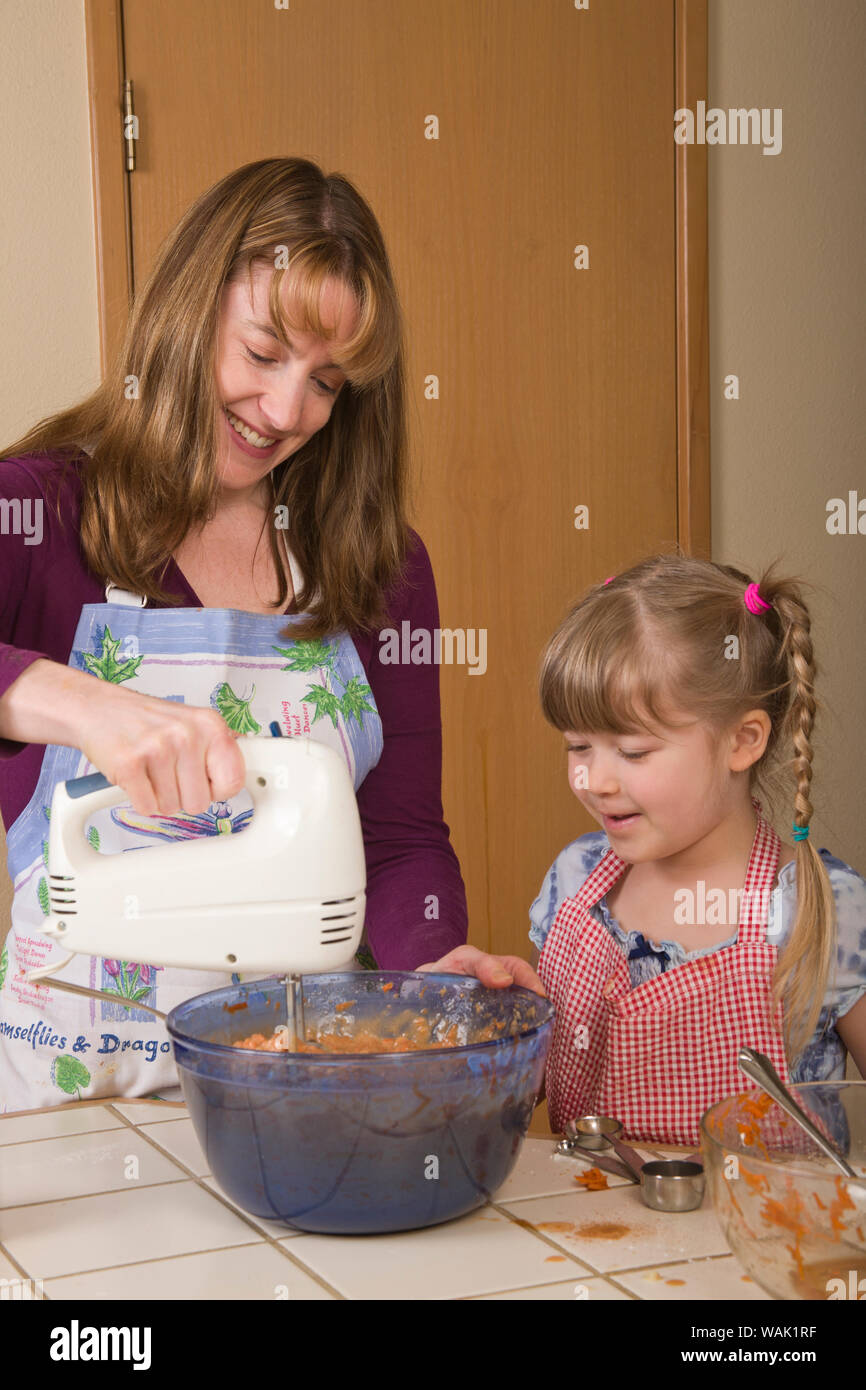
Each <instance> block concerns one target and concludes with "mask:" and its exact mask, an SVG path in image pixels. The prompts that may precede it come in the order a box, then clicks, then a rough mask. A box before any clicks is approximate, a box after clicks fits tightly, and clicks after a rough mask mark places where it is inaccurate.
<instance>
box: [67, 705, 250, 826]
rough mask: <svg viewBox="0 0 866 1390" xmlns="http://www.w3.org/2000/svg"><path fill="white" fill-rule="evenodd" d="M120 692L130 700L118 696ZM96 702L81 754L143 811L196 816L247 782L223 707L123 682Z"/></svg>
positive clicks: (86, 728) (137, 809)
mask: <svg viewBox="0 0 866 1390" xmlns="http://www.w3.org/2000/svg"><path fill="white" fill-rule="evenodd" d="M106 696H107V692H106ZM120 696H126V699H120V698H114V697H120ZM94 704H95V705H96V709H95V710H94V715H93V717H92V718H91V719H90V720H88V722H87V723H86V724H85V725H84V727H83V729H82V731H81V734H82V739H81V744H80V747H81V751H82V752H83V753H85V754H86V755H87V757H88V758H89V760H90V762H92V763H93V765H94V766H95V767H98V768H99V770H100V772H104V773H105V776H106V777H107V778H108V780H109V781H110V782H114V783H115V784H116V785H117V786H119V787H122V788H123V790H124V791H125V792H126V794H127V796H128V797H129V799H130V801H131V802H132V804H133V806H134V807H135V809H136V811H138V812H139V813H140V814H141V815H145V816H154V815H163V816H167V815H173V814H175V813H176V812H178V811H180V810H184V811H186V812H187V813H188V814H191V815H194V814H196V813H198V812H201V811H206V810H207V808H208V807H209V806H210V804H211V802H213V801H227V800H228V799H229V798H230V797H232V796H236V795H237V793H238V792H239V791H240V790H241V788H242V787H243V785H244V781H245V779H246V767H245V764H244V760H243V756H242V754H241V751H240V749H239V748H238V746H237V744H236V742H235V738H236V735H234V734H233V733H232V732H231V730H230V729H229V728H228V726H227V724H226V722H225V720H224V719H223V718H222V716H221V715H220V714H218V713H217V711H216V710H213V709H200V708H198V707H197V706H195V705H181V704H178V703H175V701H174V700H158V699H155V698H154V697H153V696H151V695H139V694H137V693H136V692H135V691H131V690H123V689H121V688H119V687H117V686H115V687H113V693H112V695H111V696H108V698H107V699H105V700H104V701H100V700H99V699H96V700H95V701H94Z"/></svg>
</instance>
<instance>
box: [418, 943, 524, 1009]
mask: <svg viewBox="0 0 866 1390" xmlns="http://www.w3.org/2000/svg"><path fill="white" fill-rule="evenodd" d="M415 969H416V970H430V971H436V972H437V973H440V974H443V975H474V976H475V977H476V979H479V980H480V981H481V983H482V984H483V985H488V986H489V987H490V988H492V989H507V988H508V986H509V985H522V986H523V988H524V989H531V990H532V991H533V992H534V993H535V994H540V995H541V996H542V998H543V999H546V998H547V995H546V994H545V992H544V985H543V984H542V983H541V981H540V980H539V978H538V976H537V975H536V973H535V971H534V970H533V968H532V966H531V965H530V964H529V961H526V960H523V959H522V957H520V956H491V955H488V954H487V953H486V952H485V951H479V949H478V947H477V946H458V947H456V949H455V950H453V951H449V952H448V955H447V956H443V957H442V959H441V960H437V961H434V962H433V963H432V964H428V965H416V967H415Z"/></svg>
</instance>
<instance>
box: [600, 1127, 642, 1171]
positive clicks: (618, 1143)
mask: <svg viewBox="0 0 866 1390" xmlns="http://www.w3.org/2000/svg"><path fill="white" fill-rule="evenodd" d="M605 1138H606V1140H607V1142H608V1143H609V1144H612V1145H613V1147H614V1148H615V1149H616V1152H617V1154H618V1155H619V1157H620V1158H621V1159H622V1161H623V1163H624V1164H625V1166H626V1168H628V1170H629V1172H631V1173H633V1174H634V1178H635V1181H636V1182H640V1181H641V1175H640V1173H641V1169H642V1168H643V1166H644V1162H645V1160H644V1159H642V1158H641V1157H640V1155H639V1154H636V1153H635V1151H634V1149H631V1148H629V1146H628V1144H624V1143H623V1142H622V1140H621V1139H618V1138H617V1137H616V1135H614V1134H606V1135H605Z"/></svg>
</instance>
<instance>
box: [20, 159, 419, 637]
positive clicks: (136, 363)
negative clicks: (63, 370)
mask: <svg viewBox="0 0 866 1390" xmlns="http://www.w3.org/2000/svg"><path fill="white" fill-rule="evenodd" d="M256 262H262V263H265V264H267V265H268V266H269V267H272V268H273V269H274V274H273V277H272V280H271V289H270V310H271V317H272V320H273V324H274V328H275V330H276V332H277V334H278V335H279V337H280V340H281V341H282V342H283V343H285V342H286V337H287V333H286V324H285V319H284V314H283V311H282V308H281V304H280V286H281V283H282V280H283V277H284V275H286V274H289V275H290V277H291V281H290V284H291V290H292V296H293V301H294V303H296V304H297V305H298V306H299V307H300V313H299V314H298V313H296V320H297V321H296V322H293V323H292V324H291V325H290V326H291V327H293V328H296V327H297V328H300V330H301V331H302V332H310V333H314V334H316V335H318V336H321V337H324V338H328V339H329V340H332V339H333V337H334V334H333V332H331V331H328V330H329V329H330V327H331V326H330V325H328V326H326V325H325V324H323V322H322V320H321V318H320V313H319V304H320V297H321V293H322V290H323V288H324V286H325V282H326V280H328V279H329V278H337V279H338V280H340V281H341V282H342V283H343V285H344V286H345V287H346V288H347V289H348V290H349V291H350V292H351V294H352V295H353V296H354V298H355V302H356V305H357V308H358V324H357V328H356V331H355V333H354V334H353V336H352V337H351V339H350V340H349V341H348V342H346V344H345V345H344V347H343V349H342V351H341V352H338V350H337V349H336V348H333V349H332V356H333V358H334V361H335V362H337V364H338V365H339V366H340V367H341V368H342V370H343V371H344V372H345V374H346V376H347V381H346V383H345V385H344V386H343V388H342V390H341V391H340V394H339V396H338V397H337V399H336V401H335V403H334V407H333V410H332V412H331V416H330V419H329V420H328V422H327V424H326V425H324V426H323V428H322V429H321V430H319V431H318V432H317V433H316V434H314V435H313V436H312V438H311V439H309V440H308V441H307V442H306V444H305V445H304V446H303V447H302V448H301V449H299V450H298V451H297V452H296V453H295V454H293V455H292V456H291V457H290V458H289V459H287V460H286V461H285V463H283V464H281V465H278V466H277V467H276V468H275V469H274V471H273V475H272V476H273V482H274V491H275V498H274V502H275V507H279V508H282V509H284V510H281V511H279V512H276V511H275V516H274V520H275V524H274V525H269V526H268V527H267V529H268V533H269V540H270V545H271V548H272V552H273V554H274V557H275V560H277V561H279V559H280V547H281V541H280V536H279V531H278V525H282V529H284V532H285V535H286V539H287V540H288V543H289V545H290V547H291V549H292V551H293V554H294V555H295V556H296V558H297V560H298V564H299V566H300V569H301V572H302V574H303V577H304V587H303V588H302V589H301V591H300V593H299V594H297V595H296V596H295V597H296V600H297V606H298V610H299V612H301V613H304V617H303V618H301V619H298V618H295V619H293V620H292V624H291V627H290V629H287V635H288V631H289V630H290V632H291V635H292V637H294V638H306V639H311V638H320V637H324V636H325V635H326V634H327V633H330V632H334V631H336V630H338V629H340V628H347V629H349V630H351V629H353V628H354V629H364V628H375V627H381V626H383V625H385V623H386V622H387V621H388V615H387V612H386V610H385V607H384V593H385V590H386V589H387V588H388V586H389V585H390V584H391V583H392V582H394V581H395V580H396V579H397V578H398V576H399V572H400V570H401V567H402V565H403V562H404V560H405V555H406V548H407V540H408V535H407V521H406V511H405V508H406V492H407V458H406V456H407V433H406V419H405V398H406V386H405V375H404V372H405V366H404V363H405V357H404V346H403V320H402V313H401V309H400V304H399V300H398V296H397V290H396V287H395V284H394V280H393V276H392V273H391V267H390V263H389V260H388V255H387V252H386V250H385V244H384V241H383V238H382V233H381V231H380V229H379V225H378V223H377V221H376V218H375V217H374V215H373V212H372V211H371V209H370V208H369V207H368V205H367V203H366V202H365V201H364V199H363V198H362V197H361V195H360V194H359V193H358V191H357V190H356V189H355V188H354V187H353V185H352V184H351V183H350V182H349V180H348V179H346V178H344V177H343V176H342V175H341V174H328V175H325V174H324V173H323V172H322V170H321V169H320V168H319V167H318V166H317V165H316V164H313V163H312V162H311V161H309V160H306V159H262V160H257V161H256V162H254V163H252V164H246V165H244V166H243V167H242V168H240V169H236V170H235V171H234V172H233V173H231V174H228V175H227V176H226V177H225V178H223V179H221V180H220V181H219V182H218V183H216V184H214V185H213V187H212V188H210V189H208V190H207V192H205V193H203V194H202V195H201V197H199V198H198V199H197V200H196V202H195V203H194V204H193V205H192V207H190V208H189V210H188V211H187V212H186V213H185V214H184V216H183V217H182V218H181V220H180V222H179V223H178V224H177V226H176V227H175V228H174V230H173V231H172V232H171V233H170V234H169V236H168V238H167V239H166V241H165V242H164V243H163V245H162V247H161V249H160V252H159V255H158V258H157V261H156V264H155V265H154V267H153V270H152V271H151V273H150V275H149V277H148V279H147V281H146V283H145V284H144V286H143V287H142V289H141V290H140V292H139V293H138V294H137V295H136V298H135V303H134V305H133V307H132V310H131V313H130V316H129V321H128V325H127V330H126V335H125V338H124V342H123V346H122V347H121V349H120V351H119V353H118V355H117V357H116V359H115V361H114V362H113V363H112V365H111V367H110V369H109V371H108V372H107V374H106V376H105V379H104V380H103V382H102V384H101V385H100V386H99V387H98V388H97V389H96V390H95V391H94V392H93V393H92V394H91V395H90V396H88V397H87V398H86V399H85V400H84V401H82V402H81V403H80V404H78V405H76V406H73V407H72V408H71V409H68V410H63V411H60V412H59V413H57V414H55V415H52V416H50V417H48V418H47V419H45V420H43V421H42V422H40V423H39V424H38V425H37V426H35V427H34V428H33V429H32V430H30V431H29V432H28V433H27V434H25V435H24V436H23V438H21V439H19V440H17V441H16V442H15V443H14V444H12V445H10V446H9V447H8V448H7V449H5V450H4V451H3V453H2V455H0V457H3V458H12V457H20V456H22V455H25V454H44V453H49V452H50V453H57V454H59V455H60V456H61V457H62V458H65V459H67V460H71V459H72V458H74V457H75V456H77V455H81V454H82V451H85V452H86V453H87V454H89V455H90V460H89V462H88V461H86V460H85V462H84V466H83V470H82V482H83V494H82V513H81V543H82V548H83V551H84V555H85V558H86V560H87V563H88V565H89V566H90V568H91V569H92V570H93V572H94V573H95V574H97V575H100V576H104V577H105V578H106V579H110V580H112V581H113V582H114V583H115V584H117V585H119V586H120V587H121V588H124V589H130V590H132V591H133V592H136V593H141V594H146V595H147V597H148V598H149V599H151V600H154V601H157V602H162V603H178V602H180V600H179V599H177V598H176V597H175V596H174V595H171V594H168V593H166V592H165V591H164V590H163V588H162V587H161V586H162V581H163V578H164V574H165V568H166V565H167V563H168V561H169V558H170V557H171V555H172V553H173V552H174V550H175V549H176V548H177V546H178V545H179V544H180V542H181V541H182V540H183V538H184V537H185V536H186V534H187V533H188V531H190V530H191V529H193V528H195V527H197V526H200V525H202V524H203V523H204V522H205V521H206V520H207V519H208V518H209V517H210V516H211V515H212V514H213V511H214V507H215V501H216V497H217V489H218V480H217V476H216V469H215V461H216V459H217V457H218V453H219V441H220V438H221V436H220V434H219V433H218V429H219V427H220V424H221V422H220V419H219V416H220V414H221V408H222V402H221V401H220V400H219V396H218V391H217V386H216V380H215V360H216V344H217V327H218V322H219V306H220V294H221V291H222V289H223V287H224V286H225V285H226V284H229V283H234V282H235V281H237V280H239V279H242V278H244V277H246V276H247V275H248V274H249V272H250V270H251V268H252V266H253V265H254V263H256ZM277 572H278V573H279V574H280V575H281V576H284V566H283V564H282V563H279V562H278V563H277ZM287 597H288V583H287V581H286V579H285V577H283V579H282V587H281V591H280V595H279V597H278V599H277V600H276V601H275V604H274V609H275V611H279V610H281V609H284V608H285V606H286V601H287Z"/></svg>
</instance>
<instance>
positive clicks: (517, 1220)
mask: <svg viewBox="0 0 866 1390" xmlns="http://www.w3.org/2000/svg"><path fill="white" fill-rule="evenodd" d="M511 1200H512V1201H514V1202H516V1201H524V1202H534V1201H537V1200H538V1199H537V1198H535V1197H521V1198H512V1199H511ZM487 1205H488V1206H490V1207H492V1208H493V1210H495V1211H498V1212H499V1213H500V1215H502V1216H507V1217H508V1218H509V1220H510V1221H513V1222H514V1224H515V1225H517V1226H520V1227H521V1229H522V1230H524V1231H529V1232H530V1234H532V1235H535V1236H537V1237H538V1239H539V1240H541V1241H543V1242H544V1244H545V1245H550V1246H552V1248H553V1249H555V1250H556V1251H557V1252H558V1253H559V1254H562V1253H565V1254H566V1255H567V1257H568V1258H569V1259H573V1260H579V1261H582V1262H583V1263H584V1264H586V1265H587V1266H588V1267H589V1269H590V1270H591V1272H592V1274H593V1275H597V1276H598V1277H599V1278H601V1279H613V1278H616V1277H618V1276H619V1275H621V1274H640V1273H642V1272H643V1271H644V1270H647V1269H649V1270H652V1269H664V1268H666V1267H667V1266H668V1265H681V1264H703V1263H704V1262H705V1261H708V1260H726V1259H729V1258H730V1257H731V1256H732V1255H733V1254H734V1252H733V1251H732V1250H730V1249H728V1250H723V1251H721V1252H720V1253H719V1254H715V1255H714V1254H710V1253H708V1254H706V1255H687V1256H682V1255H680V1256H679V1258H678V1259H670V1260H653V1261H650V1263H649V1264H643V1265H628V1266H626V1267H625V1268H623V1269H617V1270H615V1271H614V1270H607V1271H605V1270H602V1269H596V1268H595V1266H593V1265H591V1264H590V1263H589V1260H588V1259H587V1257H586V1256H585V1255H573V1254H572V1253H571V1252H570V1251H569V1250H566V1249H565V1247H564V1246H562V1245H557V1244H556V1242H555V1241H554V1240H553V1239H552V1237H549V1236H547V1235H546V1234H545V1233H544V1232H542V1231H539V1230H538V1228H537V1227H536V1226H533V1225H532V1222H530V1221H526V1220H525V1219H524V1218H523V1217H521V1216H516V1215H514V1214H513V1213H511V1212H510V1211H509V1210H508V1208H507V1207H505V1206H500V1205H499V1203H498V1202H493V1201H488V1203H487ZM734 1258H736V1257H734ZM622 1292H624V1293H627V1292H628V1290H627V1289H624V1290H623V1291H622Z"/></svg>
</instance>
